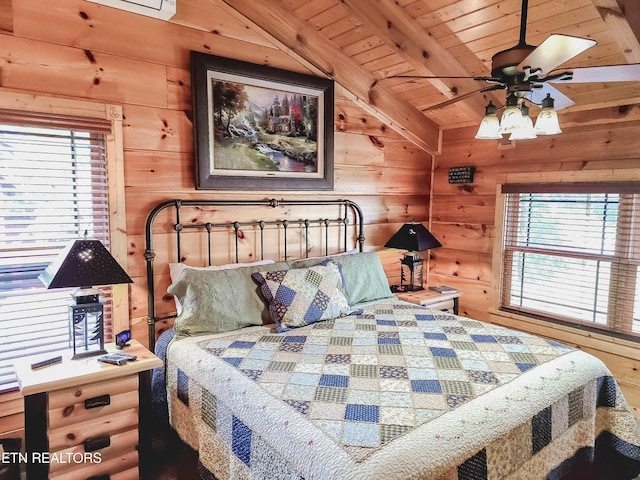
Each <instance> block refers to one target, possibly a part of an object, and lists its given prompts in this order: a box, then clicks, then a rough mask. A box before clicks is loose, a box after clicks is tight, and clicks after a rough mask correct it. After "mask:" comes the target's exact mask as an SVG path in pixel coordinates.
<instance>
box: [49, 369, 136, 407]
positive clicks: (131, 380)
mask: <svg viewBox="0 0 640 480" xmlns="http://www.w3.org/2000/svg"><path fill="white" fill-rule="evenodd" d="M137 390H138V375H128V376H126V377H122V378H117V379H114V380H109V381H108V382H94V383H87V384H85V385H79V386H73V387H69V388H65V389H63V390H56V391H54V392H49V409H50V410H54V409H56V408H60V407H66V406H67V405H73V404H75V403H79V402H84V401H85V400H87V399H90V398H95V397H99V396H102V395H105V394H110V395H116V394H118V393H124V392H134V391H137Z"/></svg>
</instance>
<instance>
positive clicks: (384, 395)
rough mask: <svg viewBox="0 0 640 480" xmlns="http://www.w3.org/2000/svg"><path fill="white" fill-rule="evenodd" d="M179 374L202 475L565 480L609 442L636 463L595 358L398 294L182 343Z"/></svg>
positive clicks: (627, 469) (171, 379)
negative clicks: (342, 313) (333, 313)
mask: <svg viewBox="0 0 640 480" xmlns="http://www.w3.org/2000/svg"><path fill="white" fill-rule="evenodd" d="M167 385H168V400H169V414H170V419H171V424H172V425H173V427H174V428H175V429H176V430H177V431H178V433H179V434H180V436H181V437H182V438H183V440H185V441H186V442H187V443H188V444H190V445H191V446H192V447H193V448H194V449H196V450H198V451H199V456H200V460H199V461H200V468H201V475H202V478H217V479H218V480H226V479H305V480H310V479H323V480H326V479H336V480H340V479H349V480H350V479H354V480H358V479H362V480H370V479H378V478H379V479H385V480H396V479H397V480H401V479H434V480H457V479H459V480H464V479H474V480H484V479H487V480H489V479H491V480H493V479H522V480H525V479H526V480H532V479H537V478H541V479H543V478H549V479H555V478H560V477H561V476H562V475H563V474H564V473H566V471H568V469H569V468H570V467H571V465H572V463H573V462H575V461H578V460H584V459H592V458H593V456H594V455H598V452H599V451H600V450H601V451H603V452H605V453H603V455H604V454H606V455H614V454H615V455H619V456H620V458H618V459H617V460H616V465H620V469H621V475H624V476H621V477H620V478H633V476H635V475H637V474H638V473H640V447H639V446H638V445H640V432H638V427H637V424H636V422H635V420H634V418H633V416H632V415H631V413H630V412H629V409H628V407H627V405H626V403H625V401H624V398H623V397H622V395H621V393H620V391H619V388H618V386H617V384H616V382H615V380H614V379H613V377H612V376H611V374H610V373H609V371H608V370H607V369H606V367H605V366H604V365H603V364H602V363H601V362H600V361H599V360H597V359H596V358H595V357H592V356H590V355H588V354H585V353H584V352H581V351H576V350H573V349H571V348H569V347H567V346H564V345H562V344H559V343H556V342H553V341H549V340H545V339H542V338H539V337H535V336H532V335H529V334H526V333H522V332H517V331H514V330H509V329H505V328H502V327H497V326H494V325H489V324H486V323H482V322H479V321H475V320H471V319H467V318H464V317H458V316H454V315H451V314H448V313H445V312H436V311H431V310H429V309H427V308H424V307H420V306H416V305H412V304H409V303H405V302H402V301H398V300H387V301H382V302H377V303H374V304H370V305H368V306H365V307H364V308H363V309H362V311H360V312H359V313H357V314H353V315H350V316H347V317H341V318H337V319H334V320H327V321H322V322H318V323H314V324H312V325H308V326H305V327H302V328H297V329H294V330H290V331H287V332H283V333H277V332H276V331H275V330H274V329H273V328H269V327H249V328H245V329H242V330H238V331H234V332H228V333H222V334H216V335H208V336H201V337H191V338H186V339H182V340H179V341H174V342H172V343H171V344H170V346H169V348H168V355H167Z"/></svg>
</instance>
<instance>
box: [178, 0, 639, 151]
mask: <svg viewBox="0 0 640 480" xmlns="http://www.w3.org/2000/svg"><path fill="white" fill-rule="evenodd" d="M208 1H210V2H212V3H215V4H216V5H222V6H223V7H224V9H225V10H226V12H227V13H228V14H231V15H235V16H242V18H244V19H245V20H246V21H248V22H250V23H252V24H253V25H252V27H253V28H258V29H260V30H261V31H262V32H264V33H266V34H268V35H269V36H270V37H271V38H272V40H273V41H274V42H276V43H277V44H279V46H280V47H281V48H284V49H286V51H288V52H289V53H290V54H291V55H293V56H294V57H297V58H298V60H299V61H300V62H301V63H303V65H306V66H307V67H309V69H310V70H311V71H313V72H314V73H317V74H324V75H327V76H329V77H332V78H334V79H335V80H336V81H337V82H338V83H340V84H341V85H342V86H343V87H344V88H345V89H346V90H347V91H349V92H351V94H353V96H354V98H356V99H358V100H361V101H362V103H363V104H366V105H367V107H368V108H369V109H371V110H372V111H373V112H374V113H375V114H377V115H378V117H379V118H381V119H382V120H384V121H386V122H388V123H389V124H390V125H391V126H392V127H394V128H396V129H397V130H398V131H400V132H401V133H403V134H404V135H405V136H406V137H407V138H409V139H410V140H412V141H414V143H416V144H417V145H418V146H420V147H422V148H424V149H425V150H428V151H432V152H435V151H437V150H438V148H439V135H438V133H439V130H445V129H450V128H456V127H461V126H471V125H477V124H478V123H479V121H480V119H481V118H482V114H483V113H484V106H485V105H486V104H487V102H488V101H489V100H492V101H493V102H494V103H495V104H496V105H504V102H505V93H504V91H497V92H496V91H494V92H484V93H476V94H473V95H469V96H467V97H466V98H465V99H464V100H460V101H458V102H455V103H452V104H450V105H448V106H446V107H442V108H435V109H434V108H433V106H435V105H438V104H440V103H442V102H443V101H446V100H449V99H452V98H456V97H458V96H462V95H465V94H467V93H469V92H474V91H477V90H479V89H482V88H485V87H487V86H488V84H486V83H484V82H479V81H474V80H473V79H400V78H391V77H394V76H397V75H419V76H434V75H435V76H438V75H439V76H461V77H475V76H485V77H486V76H490V70H491V57H492V56H493V54H495V53H497V52H499V51H501V50H504V49H507V48H510V47H512V46H514V45H516V44H517V43H518V37H519V27H520V9H521V0H395V1H392V0H208ZM181 2H184V3H183V5H184V4H191V5H192V7H194V4H195V3H199V4H200V5H199V7H200V8H188V9H186V10H182V11H183V12H184V11H191V12H194V13H195V12H198V11H201V8H202V4H203V3H205V4H206V2H203V1H202V0H178V16H177V17H175V19H174V20H173V21H176V22H177V23H185V24H187V23H188V24H191V25H197V23H198V19H197V18H184V17H185V15H184V14H183V15H182V16H181V15H180V11H181ZM552 33H563V34H567V35H574V36H579V37H587V38H591V39H594V40H596V41H597V45H596V46H594V47H592V48H590V49H588V50H587V51H585V52H584V53H582V54H580V55H578V56H577V57H574V58H573V59H571V60H569V61H568V62H566V64H564V65H563V68H566V69H571V68H575V67H582V66H601V65H613V64H631V63H640V41H639V36H640V2H638V0H529V8H528V22H527V37H526V40H527V43H528V44H530V45H539V44H540V43H541V42H542V41H543V40H544V39H546V38H547V37H548V36H549V35H550V34H552ZM554 86H556V88H557V89H558V90H560V91H561V92H562V93H564V94H565V95H567V96H569V97H570V98H571V99H572V100H574V101H575V102H576V104H575V105H574V106H572V107H569V108H567V109H564V110H562V111H560V112H559V113H560V122H561V124H562V122H563V118H566V119H567V121H570V119H571V115H572V113H573V112H580V116H579V117H580V119H581V121H583V122H585V121H593V122H597V121H598V118H599V117H601V116H603V115H605V114H604V112H605V111H606V109H607V108H610V107H620V108H623V107H625V106H628V105H635V104H640V78H639V79H638V81H635V82H616V83H584V84H578V83H573V84H563V85H559V84H555V85H554ZM625 108H626V107H625ZM536 113H537V110H536V108H535V107H533V108H532V111H531V115H532V116H534V115H535V114H536Z"/></svg>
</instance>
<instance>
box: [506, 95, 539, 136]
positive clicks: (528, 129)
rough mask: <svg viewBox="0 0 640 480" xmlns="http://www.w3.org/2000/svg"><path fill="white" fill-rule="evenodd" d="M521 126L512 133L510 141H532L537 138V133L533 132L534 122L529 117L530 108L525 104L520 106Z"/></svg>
mask: <svg viewBox="0 0 640 480" xmlns="http://www.w3.org/2000/svg"><path fill="white" fill-rule="evenodd" d="M520 115H521V117H522V118H521V119H520V124H519V125H518V127H517V128H516V129H515V130H513V131H512V132H511V135H509V140H530V139H532V138H536V136H537V135H536V132H535V131H534V130H533V122H532V121H531V117H529V107H527V106H526V105H525V104H524V103H523V104H522V105H521V106H520Z"/></svg>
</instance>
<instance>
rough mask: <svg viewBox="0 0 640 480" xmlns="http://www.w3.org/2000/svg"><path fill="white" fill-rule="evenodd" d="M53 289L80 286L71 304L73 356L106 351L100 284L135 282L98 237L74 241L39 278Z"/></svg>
mask: <svg viewBox="0 0 640 480" xmlns="http://www.w3.org/2000/svg"><path fill="white" fill-rule="evenodd" d="M38 278H39V279H40V281H41V282H42V283H44V284H45V286H46V287H47V288H48V289H50V288H69V287H79V288H78V289H77V290H75V291H74V292H73V293H72V297H73V298H74V300H75V304H73V305H70V306H69V348H70V350H71V351H72V353H73V356H72V358H73V359H76V358H82V357H87V356H91V355H100V354H103V353H106V351H105V349H104V309H103V302H101V301H100V291H99V290H97V289H96V288H94V287H95V286H97V285H114V284H119V283H132V282H133V280H131V278H130V277H129V275H127V274H126V272H125V271H124V270H123V269H122V267H121V266H120V265H119V264H118V262H116V260H115V258H113V256H112V255H111V254H110V253H109V251H108V250H107V249H106V248H105V247H104V245H103V244H102V243H101V242H100V241H99V240H91V239H87V238H86V237H85V238H84V239H82V240H75V241H74V242H72V243H70V244H69V245H67V247H66V248H65V249H64V250H63V251H62V252H61V253H60V254H59V255H58V256H57V257H56V259H55V260H54V261H53V262H51V263H50V264H49V266H48V267H47V268H46V269H45V270H44V271H43V272H42V273H41V274H40V276H39V277H38Z"/></svg>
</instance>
